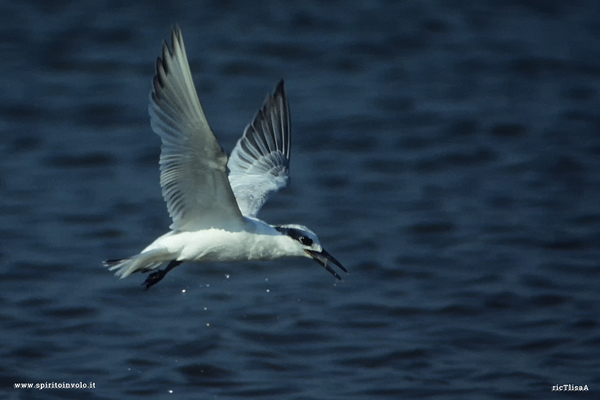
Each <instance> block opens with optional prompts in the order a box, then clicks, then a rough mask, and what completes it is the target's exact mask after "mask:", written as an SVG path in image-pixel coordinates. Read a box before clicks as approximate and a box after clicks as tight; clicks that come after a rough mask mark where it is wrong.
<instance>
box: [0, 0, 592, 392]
mask: <svg viewBox="0 0 600 400" xmlns="http://www.w3.org/2000/svg"><path fill="white" fill-rule="evenodd" d="M167 3H168V2H155V3H154V4H151V3H150V4H149V2H138V3H135V2H123V1H104V2H93V1H79V2H71V1H57V2H43V1H25V2H3V3H2V5H0V21H1V24H0V51H1V54H2V62H1V63H0V71H1V78H0V131H1V136H0V157H1V158H0V166H1V174H0V210H1V212H0V265H1V277H0V278H1V281H0V306H1V308H0V310H1V311H0V360H1V362H0V393H2V394H0V397H2V398H10V399H65V398H72V399H82V398H86V399H128V398H153V399H294V400H308V399H334V400H335V399H399V398H427V399H547V398H560V399H565V398H574V397H575V395H577V397H580V395H578V394H577V393H574V392H571V393H561V394H560V395H556V394H555V393H554V392H552V386H553V385H559V384H560V385H562V384H573V385H588V388H589V392H590V393H588V394H587V395H586V398H592V397H594V396H595V397H598V390H599V389H600V375H599V373H598V372H599V371H600V361H599V360H600V329H599V324H600V321H599V318H600V317H599V315H600V303H599V294H598V293H599V291H600V290H599V289H600V285H599V283H598V282H599V278H600V261H599V260H600V107H599V106H600V46H599V45H598V43H600V23H599V22H598V16H599V15H600V6H598V5H597V4H598V3H597V2H595V1H593V0H590V1H583V0H581V1H572V2H562V1H553V0H545V1H534V0H529V1H527V0H520V1H519V0H512V1H510V0H509V1H506V0H503V1H495V0H484V1H480V0H477V1H416V0H415V1H364V2H363V1H358V0H354V1H345V2H317V1H308V2H272V1H264V2H260V1H259V2H241V1H239V2H236V1H229V2H216V1H214V2H208V1H207V2H175V3H173V4H167ZM173 23H179V24H180V26H181V27H182V30H183V35H184V39H185V43H186V47H187V51H188V57H189V59H190V63H191V67H192V72H193V74H194V77H195V80H196V84H197V87H198V91H199V97H200V100H201V102H202V104H203V106H204V109H205V112H206V114H207V117H208V120H209V122H210V123H211V125H212V126H213V129H214V131H215V132H216V134H217V136H218V138H219V140H220V141H221V143H222V145H223V147H224V148H225V149H226V150H228V151H229V150H231V148H232V147H233V145H234V144H235V141H236V140H237V139H238V137H239V136H240V135H241V133H242V130H243V128H244V126H245V124H247V123H248V122H249V121H250V119H251V118H252V116H253V115H254V113H255V111H256V110H257V109H258V107H259V106H260V105H261V103H262V101H263V99H264V96H265V95H266V94H267V93H268V92H269V91H271V90H272V88H273V87H274V85H275V83H276V82H277V81H278V80H279V79H280V78H285V79H286V84H287V89H288V95H289V99H290V107H291V112H292V126H293V132H294V139H293V155H292V166H291V168H292V170H291V173H292V185H291V186H290V187H289V188H288V189H286V190H285V191H283V192H281V193H279V194H278V195H277V196H276V197H275V198H273V199H272V200H271V201H270V202H269V203H268V204H267V206H266V207H265V209H264V210H263V211H262V213H261V217H262V218H264V219H265V220H266V221H269V222H271V223H289V222H293V223H301V224H305V225H307V226H309V227H310V228H312V229H313V230H314V231H315V232H317V234H318V235H319V237H320V239H321V242H322V243H323V244H324V246H325V247H326V248H327V250H328V251H329V252H330V253H332V254H333V255H334V256H335V257H336V258H338V259H339V260H340V261H341V262H342V263H344V265H345V266H346V267H347V268H348V270H349V271H350V274H349V275H348V276H347V277H346V279H345V281H344V282H343V283H337V282H335V280H334V278H333V277H332V276H331V275H329V274H327V273H326V271H324V270H323V269H322V268H320V267H319V266H318V265H317V264H316V263H314V262H311V261H310V260H307V259H287V260H281V261H277V262H264V263H259V262H256V263H238V264H235V263H234V264H205V265H194V264H184V265H182V266H181V267H179V268H178V269H177V270H175V271H173V272H171V273H170V274H169V275H168V276H167V278H165V280H164V281H162V282H161V283H160V284H159V285H157V286H155V287H153V288H152V289H151V290H149V291H147V292H145V291H143V290H142V288H141V287H140V284H141V283H142V282H143V280H144V278H145V277H144V276H143V275H134V276H131V277H129V278H127V279H125V280H118V279H116V278H115V277H114V276H113V275H112V274H111V273H109V272H108V271H107V270H105V269H104V268H102V267H101V261H102V260H104V259H107V258H115V257H124V256H129V255H133V254H136V253H137V252H139V251H140V250H141V249H142V248H143V247H145V246H146V245H147V244H148V243H150V242H151V241H152V240H154V239H155V238H156V237H157V236H159V235H161V234H163V233H164V232H166V230H167V228H168V226H169V224H170V220H169V218H168V214H167V212H166V207H165V205H164V203H163V200H162V197H161V194H160V188H159V182H158V155H159V146H160V140H159V138H158V136H156V135H155V134H154V133H153V132H152V131H151V129H150V126H149V121H148V115H147V101H148V93H149V90H150V82H151V78H152V75H153V68H154V61H155V58H156V57H157V56H158V55H159V53H160V45H161V40H162V39H163V38H167V37H168V36H169V29H170V26H171V25H172V24H173ZM18 382H31V383H45V382H49V383H51V382H57V383H63V382H84V383H91V382H93V383H94V384H95V389H72V390H60V389H47V390H34V389H29V390H27V389H14V384H15V383H18ZM594 392H595V393H596V394H594Z"/></svg>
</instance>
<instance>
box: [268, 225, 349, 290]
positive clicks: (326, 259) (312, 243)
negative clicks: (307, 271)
mask: <svg viewBox="0 0 600 400" xmlns="http://www.w3.org/2000/svg"><path fill="white" fill-rule="evenodd" d="M275 229H276V230H277V231H278V232H280V233H281V234H282V235H284V236H287V237H289V238H290V239H291V240H292V241H293V243H294V246H297V247H298V249H299V254H300V255H304V256H306V257H309V258H312V259H313V260H315V261H316V262H318V263H319V264H321V265H322V266H323V267H325V269H326V270H327V271H328V272H329V273H331V274H332V275H333V276H335V277H336V278H337V279H339V280H340V281H341V280H342V278H341V277H340V276H339V275H338V274H337V273H336V272H335V271H334V270H333V269H332V268H331V266H330V265H329V263H331V264H334V265H336V266H338V267H339V268H340V269H341V270H342V271H344V272H346V273H348V271H347V270H346V268H344V266H343V265H342V264H341V263H340V262H339V261H338V260H336V259H335V258H334V257H333V256H332V255H331V254H329V253H328V252H326V251H325V249H324V248H323V247H322V246H321V242H319V238H318V237H317V235H316V234H315V233H314V232H313V231H311V230H310V229H308V228H307V227H305V226H302V225H279V226H276V227H275Z"/></svg>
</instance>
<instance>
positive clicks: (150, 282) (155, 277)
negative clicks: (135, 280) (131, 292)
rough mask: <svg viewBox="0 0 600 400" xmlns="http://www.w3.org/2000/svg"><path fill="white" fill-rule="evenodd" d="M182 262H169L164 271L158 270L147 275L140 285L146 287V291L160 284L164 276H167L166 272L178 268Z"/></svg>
mask: <svg viewBox="0 0 600 400" xmlns="http://www.w3.org/2000/svg"><path fill="white" fill-rule="evenodd" d="M182 262H183V261H177V260H173V261H171V262H170V263H169V265H167V268H165V269H159V270H158V271H156V272H153V273H151V274H150V275H148V277H147V278H146V280H145V281H144V283H142V286H146V290H148V289H150V287H151V286H154V285H156V284H157V283H158V282H160V281H161V280H162V278H164V277H165V275H166V274H167V272H169V271H170V270H172V269H173V268H175V267H176V266H178V265H179V264H181V263H182Z"/></svg>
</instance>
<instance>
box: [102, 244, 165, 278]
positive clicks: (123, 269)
mask: <svg viewBox="0 0 600 400" xmlns="http://www.w3.org/2000/svg"><path fill="white" fill-rule="evenodd" d="M172 258H173V256H172V255H170V254H169V253H168V252H167V251H166V250H162V249H157V250H151V251H146V252H144V253H141V254H138V255H136V256H133V257H131V258H123V259H120V260H106V261H103V262H102V264H103V265H104V266H105V267H108V269H109V270H110V271H114V270H116V272H115V275H116V276H118V277H119V278H121V279H123V278H127V277H128V276H129V275H131V274H132V273H134V272H148V271H151V270H154V269H157V268H160V266H161V265H163V264H164V263H166V262H168V261H170V260H171V259H172Z"/></svg>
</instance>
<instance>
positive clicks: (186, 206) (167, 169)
mask: <svg viewBox="0 0 600 400" xmlns="http://www.w3.org/2000/svg"><path fill="white" fill-rule="evenodd" d="M149 113H150V122H151V126H152V129H153V130H154V132H156V133H157V134H158V135H159V136H160V138H161V141H162V147H161V155H160V185H161V187H162V195H163V197H164V200H165V202H166V203H167V209H168V211H169V215H170V216H171V218H172V220H173V223H172V224H171V226H170V229H171V231H170V232H168V233H166V234H165V235H163V236H160V237H159V238H158V239H156V240H155V241H154V242H152V243H151V244H150V245H149V246H148V247H146V248H145V249H144V250H142V252H141V253H140V254H137V255H135V256H133V257H130V258H125V259H119V260H107V261H105V262H104V265H105V266H107V267H109V269H110V270H114V271H116V272H115V275H117V276H119V277H120V278H125V277H127V276H129V275H131V274H132V273H134V272H151V273H150V274H149V275H148V277H147V279H146V280H145V282H144V283H143V284H142V285H143V286H145V287H146V289H148V288H150V287H151V286H153V285H155V284H156V283H158V282H160V280H161V279H163V278H164V276H165V275H166V274H167V273H168V272H169V271H171V270H172V269H173V268H175V267H177V266H178V265H180V264H181V263H183V262H225V261H245V260H272V259H278V258H282V257H309V258H312V259H313V260H315V261H317V262H318V263H319V264H321V265H322V266H323V267H325V269H326V270H327V271H328V272H330V273H331V274H333V275H334V276H335V277H336V278H337V279H339V280H341V278H340V276H339V275H338V274H337V273H336V272H335V271H334V270H333V269H332V268H331V265H330V264H334V265H336V266H337V267H339V268H340V269H341V270H342V271H344V272H346V273H347V272H348V271H347V270H346V269H345V268H344V267H343V266H342V264H340V262H339V261H337V260H336V259H335V258H334V257H333V256H331V255H330V254H329V253H327V252H326V251H325V249H323V247H322V246H321V243H320V242H319V239H318V238H317V235H315V233H314V232H313V231H311V230H310V229H308V228H307V227H305V226H302V225H295V224H289V225H270V224H267V223H266V222H263V221H261V220H260V219H258V218H257V214H258V212H259V210H260V209H261V207H262V206H263V204H264V203H265V202H266V201H267V199H268V198H269V197H270V196H271V195H272V194H273V193H275V192H277V191H278V190H280V189H282V188H284V187H286V186H287V185H288V184H289V181H290V179H289V171H290V169H289V167H290V143H291V129H290V112H289V106H288V100H287V96H286V91H285V84H284V82H283V80H281V81H280V82H279V83H278V85H277V86H276V88H275V90H274V92H273V94H272V95H268V96H267V98H266V100H265V102H264V104H263V106H262V108H261V109H259V110H258V112H257V113H256V115H255V117H254V119H253V121H252V122H251V123H250V124H249V125H247V126H246V128H245V130H244V134H243V135H242V137H241V138H240V139H239V140H238V142H237V144H236V146H235V148H234V149H233V151H232V152H231V155H230V157H229V159H228V158H227V155H226V154H225V153H224V151H223V149H222V148H221V146H220V145H219V142H218V141H217V138H216V137H215V136H214V134H213V132H212V131H211V129H210V127H209V125H208V122H207V121H206V117H205V116H204V112H203V111H202V107H201V106H200V102H199V100H198V95H197V93H196V89H195V87H194V82H193V80H192V75H191V72H190V68H189V65H188V60H187V55H186V52H185V47H184V44H183V38H182V35H181V30H180V29H179V27H174V28H173V29H172V32H171V48H170V49H169V47H168V45H167V44H166V42H163V47H162V56H161V57H158V58H157V61H156V73H155V75H154V79H153V82H152V91H151V93H150V105H149ZM164 265H166V267H165V268H164V269H160V268H161V267H162V266H164Z"/></svg>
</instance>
